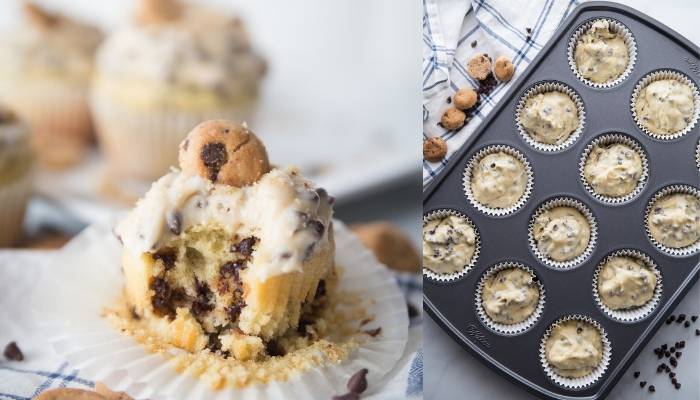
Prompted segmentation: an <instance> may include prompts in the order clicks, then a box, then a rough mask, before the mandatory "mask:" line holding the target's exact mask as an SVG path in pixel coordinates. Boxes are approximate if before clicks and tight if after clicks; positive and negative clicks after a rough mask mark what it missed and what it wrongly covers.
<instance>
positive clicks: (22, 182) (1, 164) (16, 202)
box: [0, 108, 33, 247]
mask: <svg viewBox="0 0 700 400" xmlns="http://www.w3.org/2000/svg"><path fill="white" fill-rule="evenodd" d="M32 161H33V160H32V152H31V149H30V146H29V128H28V127H27V125H26V124H24V123H23V122H21V121H20V120H18V119H17V117H16V116H15V115H14V114H13V113H11V112H10V111H8V110H7V109H5V108H0V225H2V229H0V247H7V246H11V245H12V244H14V243H15V242H16V241H17V239H19V237H20V236H21V233H22V222H23V219H24V211H25V209H26V206H27V202H28V201H29V197H30V195H31V192H32V184H31V183H32V179H31V176H32V174H31V170H32V164H33V162H32Z"/></svg>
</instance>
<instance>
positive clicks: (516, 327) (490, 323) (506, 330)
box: [474, 261, 546, 336]
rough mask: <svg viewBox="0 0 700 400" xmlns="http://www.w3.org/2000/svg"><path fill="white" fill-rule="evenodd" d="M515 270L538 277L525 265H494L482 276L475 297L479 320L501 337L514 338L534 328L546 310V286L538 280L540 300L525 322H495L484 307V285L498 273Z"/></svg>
mask: <svg viewBox="0 0 700 400" xmlns="http://www.w3.org/2000/svg"><path fill="white" fill-rule="evenodd" d="M513 268H518V269H522V270H524V271H526V272H527V273H529V274H530V275H532V276H533V277H534V278H537V275H535V272H534V271H533V270H532V269H531V268H530V267H527V266H525V265H524V264H521V263H518V262H510V261H506V262H502V263H499V264H496V265H494V266H493V267H491V268H489V269H488V270H487V271H486V272H485V273H484V274H483V275H482V276H481V279H479V283H478V284H477V286H476V294H475V297H474V304H475V305H476V312H477V314H478V315H479V318H480V319H481V321H482V322H483V323H484V325H486V326H487V327H488V328H489V329H491V330H493V331H494V332H496V333H498V334H501V335H507V336H512V335H519V334H521V333H523V332H525V331H527V330H528V329H530V328H531V327H533V326H534V325H535V324H536V323H537V321H538V320H539V319H540V317H541V316H542V311H543V310H544V304H545V298H546V295H545V291H544V285H543V284H542V281H541V280H539V279H537V286H538V289H539V292H540V294H539V299H538V302H537V307H536V308H535V310H534V311H533V313H532V314H531V315H530V316H529V317H528V318H527V319H525V320H524V321H522V322H518V323H515V324H503V323H500V322H496V321H494V320H493V319H492V318H491V317H490V316H489V315H488V314H487V313H486V310H485V309H484V306H483V299H482V292H483V289H484V285H485V284H486V281H487V280H488V279H489V278H491V277H492V276H494V275H495V274H496V273H498V272H500V271H503V270H506V269H513Z"/></svg>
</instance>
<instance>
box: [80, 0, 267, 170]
mask: <svg viewBox="0 0 700 400" xmlns="http://www.w3.org/2000/svg"><path fill="white" fill-rule="evenodd" d="M264 73H265V63H264V61H263V60H262V59H261V58H260V56H258V55H257V54H256V53H255V51H254V50H253V49H252V48H251V45H250V41H249V39H248V35H247V33H246V30H245V28H244V26H243V24H242V22H241V21H240V19H239V18H237V17H235V16H229V15H225V14H224V13H221V12H218V11H216V10H211V9H206V8H204V7H202V6H196V5H186V4H183V3H180V2H178V1H176V0H142V1H141V2H140V4H139V9H138V12H137V13H136V15H135V18H134V19H133V21H130V22H129V23H127V24H126V25H125V26H123V27H121V28H119V29H117V30H116V31H114V32H113V33H112V34H111V35H109V36H108V38H107V39H106V40H105V42H104V44H103V45H102V46H101V47H100V49H99V52H98V56H97V71H96V76H95V79H94V84H93V87H92V95H91V106H92V109H93V112H94V115H95V120H96V125H97V128H98V134H99V139H100V144H101V146H102V149H103V150H104V152H105V155H106V156H107V159H108V166H109V172H110V173H111V174H112V175H113V176H115V177H117V178H130V179H136V180H139V179H141V180H146V181H148V180H151V179H155V178H157V177H159V176H161V175H162V174H164V173H165V172H167V171H168V168H169V167H171V166H173V165H176V164H177V152H176V151H175V149H176V148H177V145H178V144H179V142H180V141H181V140H182V139H183V138H184V133H185V132H187V131H189V130H190V129H192V128H193V127H194V126H195V125H197V123H199V122H200V121H202V120H207V119H212V118H228V119H232V120H236V121H246V120H248V119H249V118H250V117H251V115H252V111H253V108H254V105H255V103H256V99H257V97H258V87H259V84H260V80H261V78H262V77H263V75H264Z"/></svg>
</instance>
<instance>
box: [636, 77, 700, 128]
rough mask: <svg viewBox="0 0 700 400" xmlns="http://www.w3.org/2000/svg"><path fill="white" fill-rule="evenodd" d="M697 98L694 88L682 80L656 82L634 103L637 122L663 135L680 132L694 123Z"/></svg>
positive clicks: (642, 91) (672, 79)
mask: <svg viewBox="0 0 700 400" xmlns="http://www.w3.org/2000/svg"><path fill="white" fill-rule="evenodd" d="M694 98H695V97H694V94H693V89H692V88H691V87H690V85H688V84H686V83H684V82H681V81H680V80H678V79H674V78H669V79H659V80H654V81H652V82H650V83H649V84H647V85H646V86H644V87H642V88H641V90H640V91H639V93H638V94H637V97H636V101H635V103H634V109H635V114H636V119H637V123H639V124H641V125H642V126H643V127H644V128H646V129H648V130H649V131H650V132H651V133H653V134H657V135H660V136H668V135H673V134H675V133H677V132H680V131H682V130H684V129H685V128H686V127H687V126H688V124H690V123H691V122H692V121H693V118H694V115H695V107H696V106H695V100H694Z"/></svg>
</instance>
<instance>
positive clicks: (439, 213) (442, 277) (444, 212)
mask: <svg viewBox="0 0 700 400" xmlns="http://www.w3.org/2000/svg"><path fill="white" fill-rule="evenodd" d="M448 215H454V216H457V217H459V218H462V219H463V220H465V221H466V222H467V223H468V224H469V225H471V227H472V229H474V236H475V240H474V254H473V255H472V258H471V260H469V264H467V265H465V266H464V267H463V268H462V269H461V270H459V271H457V272H454V273H451V274H438V273H436V272H433V271H431V270H429V269H428V268H426V267H423V277H424V278H425V277H427V278H429V279H432V280H434V281H438V282H443V283H445V282H454V281H456V280H457V279H460V278H462V277H463V276H465V275H466V274H467V273H468V272H469V271H470V270H471V269H472V268H474V266H475V265H476V261H477V259H478V258H479V250H480V247H481V241H480V239H479V230H478V229H477V228H476V225H474V222H472V220H471V219H469V217H467V216H466V215H464V214H462V213H461V212H458V211H455V210H450V209H444V208H443V209H439V210H434V211H431V212H429V213H428V214H426V215H424V216H423V224H424V225H425V223H426V222H427V221H429V220H432V219H436V218H444V217H446V216H448Z"/></svg>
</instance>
